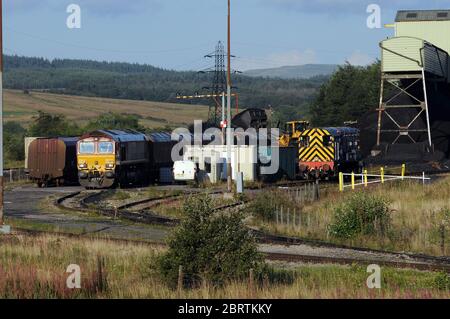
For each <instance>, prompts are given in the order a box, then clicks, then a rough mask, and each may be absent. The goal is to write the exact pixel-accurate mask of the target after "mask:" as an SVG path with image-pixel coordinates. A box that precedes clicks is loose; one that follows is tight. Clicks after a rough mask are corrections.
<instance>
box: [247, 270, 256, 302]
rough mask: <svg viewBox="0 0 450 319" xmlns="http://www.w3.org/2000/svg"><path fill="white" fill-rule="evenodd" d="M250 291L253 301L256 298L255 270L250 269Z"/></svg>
mask: <svg viewBox="0 0 450 319" xmlns="http://www.w3.org/2000/svg"><path fill="white" fill-rule="evenodd" d="M248 289H249V292H250V298H251V299H253V298H255V277H254V272H253V268H252V269H250V273H249V276H248Z"/></svg>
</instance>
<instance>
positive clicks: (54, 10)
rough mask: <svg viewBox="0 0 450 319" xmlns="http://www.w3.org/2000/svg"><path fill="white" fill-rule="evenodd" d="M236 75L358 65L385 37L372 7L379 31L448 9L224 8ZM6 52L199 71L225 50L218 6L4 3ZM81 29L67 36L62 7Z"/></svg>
mask: <svg viewBox="0 0 450 319" xmlns="http://www.w3.org/2000/svg"><path fill="white" fill-rule="evenodd" d="M231 2H232V4H231V5H232V43H231V53H232V54H233V55H234V56H235V58H234V59H233V61H232V67H233V69H234V70H239V71H245V70H249V69H260V68H272V67H279V66H286V65H302V64H309V63H320V64H342V63H345V62H346V61H348V62H349V63H351V64H354V65H366V64H368V63H371V62H372V61H374V60H375V59H377V58H378V57H379V55H380V52H379V47H378V43H379V42H380V41H381V40H383V39H385V38H386V37H388V36H392V35H393V29H388V28H384V27H382V28H379V29H378V28H375V29H370V28H368V27H367V18H368V17H369V15H370V14H371V13H368V12H367V7H368V5H370V4H377V5H379V7H380V9H381V23H382V25H384V24H388V23H393V22H394V19H395V14H396V11H397V10H402V9H450V0H428V1H424V0H231ZM3 3H4V9H3V27H4V41H5V44H4V47H5V48H4V49H5V53H6V54H18V55H24V56H39V57H45V58H49V59H53V58H76V59H92V60H100V61H121V62H132V63H146V64H151V65H154V66H158V67H162V68H166V69H174V70H197V71H198V70H203V69H207V68H209V67H211V66H212V65H213V62H214V61H212V60H211V59H208V58H205V57H204V56H205V55H207V54H209V53H211V52H212V51H213V50H214V48H215V45H216V43H217V42H218V41H219V40H221V41H223V42H226V35H227V34H226V31H227V1H226V0H3ZM71 4H75V5H78V6H79V8H80V9H81V11H80V21H81V25H80V28H68V26H67V19H68V17H69V16H70V15H71V12H69V13H68V12H67V8H68V6H69V5H71Z"/></svg>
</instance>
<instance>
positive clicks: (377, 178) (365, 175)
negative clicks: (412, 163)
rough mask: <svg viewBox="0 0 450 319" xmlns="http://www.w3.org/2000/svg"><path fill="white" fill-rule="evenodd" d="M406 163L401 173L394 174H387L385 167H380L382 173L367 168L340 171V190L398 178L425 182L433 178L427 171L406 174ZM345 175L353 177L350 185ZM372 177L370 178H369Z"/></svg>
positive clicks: (383, 182)
mask: <svg viewBox="0 0 450 319" xmlns="http://www.w3.org/2000/svg"><path fill="white" fill-rule="evenodd" d="M405 173H406V165H405V164H403V165H402V172H401V174H400V175H392V174H386V172H385V168H384V167H380V175H375V174H370V173H369V172H368V170H367V169H364V170H363V171H362V172H361V174H355V173H354V172H352V173H342V172H340V173H339V191H340V192H343V191H344V190H345V188H350V187H351V188H352V190H355V189H356V187H357V186H364V187H368V186H369V185H372V184H378V183H381V184H385V183H386V182H390V181H396V180H397V181H398V180H402V181H403V180H420V181H422V182H423V184H425V182H426V181H430V180H431V178H429V177H426V176H425V173H423V174H422V176H406V174H405ZM345 176H349V177H350V179H351V183H349V184H348V185H345V182H344V178H345ZM356 178H358V179H359V178H360V179H361V180H358V183H356ZM369 178H370V180H369Z"/></svg>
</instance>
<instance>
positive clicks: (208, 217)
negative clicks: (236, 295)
mask: <svg viewBox="0 0 450 319" xmlns="http://www.w3.org/2000/svg"><path fill="white" fill-rule="evenodd" d="M213 207H214V206H213V201H212V199H211V197H210V196H208V195H204V196H200V197H189V198H187V199H186V201H185V203H184V206H183V213H184V215H185V219H184V220H183V222H182V223H181V225H180V226H179V227H178V228H177V229H176V230H175V232H174V234H173V235H172V236H171V238H170V239H169V242H168V245H169V250H168V252H167V253H166V254H164V255H163V256H161V257H160V258H159V259H158V262H157V268H158V270H159V273H160V274H161V276H162V278H163V280H164V281H165V282H166V283H167V284H168V285H169V286H171V287H174V286H175V285H176V283H177V279H178V269H179V266H183V271H184V274H185V276H184V278H185V281H184V283H185V284H186V285H193V284H195V283H197V282H199V281H200V280H207V281H208V282H210V283H212V284H213V285H221V284H223V283H225V282H226V281H227V280H233V279H236V280H238V279H242V278H245V277H246V276H248V274H249V270H250V269H252V268H253V269H255V271H258V269H260V268H261V267H262V257H261V255H260V254H259V253H258V251H257V246H256V242H255V240H254V238H253V237H252V236H251V234H250V232H249V231H248V229H247V228H246V227H245V225H244V224H243V221H242V220H243V215H242V214H241V213H240V212H229V213H215V212H213Z"/></svg>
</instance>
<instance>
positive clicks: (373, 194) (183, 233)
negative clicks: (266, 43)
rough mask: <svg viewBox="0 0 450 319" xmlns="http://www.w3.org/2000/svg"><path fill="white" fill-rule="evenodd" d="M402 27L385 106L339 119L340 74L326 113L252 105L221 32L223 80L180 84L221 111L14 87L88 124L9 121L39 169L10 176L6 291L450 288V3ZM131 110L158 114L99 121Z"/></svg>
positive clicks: (303, 294)
mask: <svg viewBox="0 0 450 319" xmlns="http://www.w3.org/2000/svg"><path fill="white" fill-rule="evenodd" d="M228 6H229V18H230V1H228ZM425 22H426V24H424V23H425ZM229 23H230V19H229ZM425 26H426V27H425ZM393 27H395V36H394V37H392V38H388V39H387V40H384V41H382V42H381V43H380V48H381V58H382V59H381V61H380V62H376V63H375V64H374V65H375V66H376V67H379V71H380V72H379V73H380V74H379V75H380V79H379V80H381V87H380V91H379V92H376V94H375V95H377V94H378V93H379V96H377V98H378V97H379V105H371V107H372V106H373V107H372V109H371V110H372V111H371V112H369V113H365V114H364V115H362V118H360V119H358V121H353V120H355V119H352V121H349V120H351V119H346V120H348V121H345V122H344V121H342V123H341V124H336V123H337V120H336V121H335V120H334V119H333V121H328V122H327V121H326V119H323V121H321V120H322V119H321V120H319V121H317V119H316V122H317V123H315V122H314V121H313V120H312V119H313V118H312V116H313V113H314V110H313V108H314V107H317V105H318V104H317V103H318V102H317V101H320V98H323V96H325V95H326V90H327V86H328V85H329V84H330V83H331V82H332V81H335V80H336V78H337V79H338V80H339V78H340V75H339V76H332V77H331V80H330V81H329V82H326V83H325V84H323V87H322V89H321V91H320V93H317V95H318V96H319V97H318V98H317V101H316V102H317V103H315V104H314V103H312V104H311V105H310V106H308V107H309V108H311V110H309V111H308V112H309V113H308V115H307V116H306V117H308V116H311V120H312V121H311V123H310V121H309V119H308V120H306V119H301V118H292V117H293V116H294V115H292V114H297V115H298V114H300V113H295V112H293V113H292V114H290V113H289V112H288V111H286V112H287V114H284V115H285V116H288V117H289V119H287V121H286V122H285V123H282V121H281V120H279V119H278V118H275V119H274V118H273V117H274V112H273V109H272V106H270V105H269V106H268V108H269V109H270V110H269V109H267V108H266V107H265V106H264V105H261V106H260V107H261V108H254V107H249V108H245V107H244V108H242V107H241V109H239V108H240V106H239V94H240V93H239V94H238V93H236V92H234V91H236V88H234V87H233V86H232V83H231V66H230V63H231V62H230V59H231V53H230V52H227V55H228V58H229V60H228V74H227V75H226V73H225V62H224V61H225V54H226V53H225V48H224V47H223V45H222V44H221V42H219V44H218V46H217V48H216V53H215V54H212V55H209V56H207V57H215V59H216V68H215V71H214V74H215V79H214V81H215V82H217V81H219V80H220V79H222V80H223V83H221V84H222V85H223V87H219V86H218V85H217V83H215V84H214V85H213V86H212V87H214V88H215V89H214V90H215V91H213V92H209V93H208V94H205V95H203V94H198V93H196V94H195V95H192V96H191V95H183V94H180V93H177V94H176V98H175V94H173V92H172V93H171V97H170V99H171V100H174V99H176V100H183V99H185V100H191V101H192V100H197V99H204V98H205V97H206V98H207V99H208V102H211V99H213V101H214V106H211V107H210V109H209V115H208V116H209V118H208V120H206V121H205V116H206V109H205V107H203V106H198V105H190V107H187V106H186V110H185V111H183V112H180V114H178V115H177V116H175V117H174V118H173V119H171V116H172V112H175V113H177V112H176V110H175V104H170V103H157V104H152V103H148V102H136V101H129V100H124V103H122V102H121V100H114V101H113V100H108V99H99V98H96V99H94V100H91V101H93V102H92V103H94V104H95V102H97V103H98V105H97V106H96V107H91V106H90V103H91V102H90V101H88V100H86V98H85V97H72V98H69V99H68V98H67V97H63V96H61V97H59V98H57V97H55V96H57V94H54V95H51V94H50V95H47V93H39V92H32V91H28V90H24V92H23V95H24V96H22V95H21V94H22V93H20V92H19V91H7V96H8V98H10V99H11V98H14V99H13V100H14V101H28V103H31V102H30V101H36V98H38V99H46V100H50V102H51V103H50V104H51V105H57V104H64V105H66V106H68V108H69V109H70V112H69V113H68V114H67V115H68V119H69V121H72V120H75V119H76V118H78V119H79V120H80V121H81V120H82V122H81V123H83V125H85V126H77V125H78V124H73V123H69V122H68V121H66V119H65V118H64V116H59V115H56V116H53V115H51V114H46V113H44V112H39V113H38V116H36V117H34V118H33V120H34V122H33V124H31V128H27V129H25V128H23V127H21V126H20V125H19V124H18V123H15V124H13V125H10V128H11V130H12V131H15V132H16V133H17V132H20V134H22V135H20V134H19V133H17V136H14V140H13V142H14V141H20V143H22V142H23V144H20V146H21V149H20V152H22V151H23V155H24V156H23V158H22V157H21V160H20V161H19V163H20V164H19V165H21V163H22V159H23V164H24V167H23V166H21V167H20V168H18V169H14V168H11V169H9V171H8V174H9V176H8V177H6V176H5V179H4V180H5V185H4V186H5V187H4V190H5V191H4V192H2V194H3V199H2V200H3V201H2V202H3V204H4V211H3V210H1V209H0V298H176V299H188V298H203V299H209V298H248V299H258V298H273V299H282V298H444V299H450V133H449V130H448V127H450V111H449V110H448V109H446V108H445V107H446V106H448V105H450V47H449V42H448V39H447V38H445V39H443V38H442V37H440V36H437V35H436V34H437V33H440V30H441V29H446V30H448V32H450V10H446V11H445V12H437V11H431V10H430V11H422V10H418V11H411V12H409V11H399V12H398V13H397V18H396V21H395V24H394V25H393ZM448 32H447V34H448ZM229 37H230V30H229ZM229 42H230V41H229ZM219 53H220V55H219ZM411 61H412V62H414V63H412V62H411ZM443 61H445V62H443ZM74 63H75V62H74ZM88 64H89V63H88ZM217 64H220V65H219V66H218V65H217ZM124 67H125V66H124ZM135 67H136V68H137V67H138V66H137V65H136V66H135ZM351 68H352V66H351V65H350V64H348V65H347V66H346V67H340V68H339V69H338V71H336V72H346V70H348V69H351ZM361 70H362V69H361ZM365 71H367V72H369V71H368V70H365ZM174 72H175V71H174ZM211 72H213V71H211ZM204 73H205V72H204ZM377 74H378V73H377ZM127 78H128V77H127ZM225 80H226V82H227V83H225ZM352 80H354V79H352ZM167 81H168V80H167ZM167 81H166V82H167ZM255 81H256V82H257V81H258V80H255ZM338 82H339V81H338ZM344 82H345V81H344ZM243 83H244V82H243ZM280 83H284V82H280ZM286 83H287V82H286ZM219 84H220V83H219ZM111 85H112V84H111ZM225 85H226V86H225ZM112 86H113V85H112ZM127 86H128V84H127ZM344 86H345V85H344ZM390 86H391V87H390ZM392 86H393V87H394V88H395V89H396V90H398V91H399V92H394V88H393V87H392ZM94 87H95V85H92V88H94ZM330 87H331V85H330ZM205 88H207V87H205ZM210 89H211V88H208V90H210ZM226 89H227V91H228V94H227V95H226V94H225V91H226ZM86 90H87V89H86ZM280 90H281V89H280ZM232 91H233V92H232ZM68 92H70V91H68ZM360 93H361V92H359V93H358V95H361V94H362V93H361V94H360ZM117 94H118V95H117V96H122V97H123V96H126V95H120V94H119V90H117ZM371 94H373V92H371ZM341 95H345V94H341ZM220 98H222V103H220V101H219V99H220ZM372 98H373V97H372ZM141 99H144V97H143V96H141ZM170 99H168V101H169V100H170ZM330 99H331V100H333V98H330ZM70 101H78V103H81V104H80V106H78V107H72V104H71V103H72V102H70ZM191 101H189V102H191ZM244 101H245V100H244ZM226 102H227V103H226ZM322 102H323V101H322ZM17 103H19V102H17ZM308 103H309V102H308ZM32 104H33V107H34V108H37V109H39V108H40V106H39V105H38V104H39V103H38V102H33V103H32ZM233 104H235V106H236V111H234V110H233V111H232V110H231V108H232V105H233ZM261 104H263V103H262V102H261ZM316 104H317V105H316ZM366 104H370V103H369V102H367V103H366ZM151 105H152V108H153V110H152V111H149V110H147V107H150V106H151ZM181 105H183V107H184V104H180V105H177V107H180V108H183V107H181ZM186 105H187V104H186ZM308 105H309V104H308ZM324 105H326V104H324ZM340 107H341V106H340V105H336V106H335V109H336V110H337V109H338V108H340ZM34 108H33V110H34ZM125 108H130V109H131V111H133V109H134V110H136V112H137V111H139V112H141V113H142V112H144V115H145V116H146V117H145V118H143V117H142V116H140V115H139V116H138V115H136V114H134V115H133V114H131V113H120V114H119V113H117V114H114V113H108V114H107V116H106V117H102V116H103V115H100V116H99V118H97V119H92V118H91V117H92V114H97V113H102V112H103V111H104V110H108V111H111V110H112V111H114V110H116V109H117V110H119V111H120V112H124V110H125ZM19 109H20V110H23V109H26V108H19ZM51 110H52V111H53V110H58V108H57V107H56V106H54V109H53V108H52V109H51ZM174 110H175V111H174ZM82 111H83V112H85V114H83V117H82V118H81V117H79V116H80V114H79V113H81V112H82ZM127 111H130V110H127ZM316 111H317V110H316ZM160 113H161V114H160ZM197 113H198V114H197ZM316 113H317V112H316ZM350 113H351V114H353V113H354V114H358V113H359V112H350ZM361 113H362V112H361ZM305 114H306V113H305ZM318 114H319V113H318ZM29 115H30V114H28V113H26V114H23V115H22V117H23V118H24V119H26V122H27V123H28V121H31V120H30V117H29ZM197 115H198V117H200V118H201V119H202V120H201V121H195V122H194V125H193V126H191V125H190V124H188V123H187V122H188V121H190V120H194V117H195V116H197ZM232 115H233V116H232ZM297 115H295V116H297ZM315 115H317V114H315ZM322 115H323V114H322ZM341 115H342V114H341ZM347 115H348V114H347ZM347 115H346V116H347ZM336 116H338V115H336ZM355 116H356V115H355ZM358 116H360V115H358ZM159 117H161V118H159ZM323 117H324V118H325V116H323ZM327 117H330V116H329V114H327ZM88 118H89V121H88ZM339 118H340V119H343V116H340V117H339ZM140 119H141V122H139V121H140ZM170 120H173V123H171V124H173V125H177V126H181V127H179V128H177V129H174V127H172V126H170V125H168V124H169V121H170ZM328 120H329V119H328ZM53 121H55V123H58V124H59V126H61V127H62V129H61V130H60V131H53V127H51V126H52V125H51V124H49V122H50V123H51V122H53ZM276 121H278V123H277V122H276ZM339 121H340V120H339ZM84 122H86V123H84ZM155 122H157V123H160V122H161V123H165V124H167V125H165V127H164V128H158V129H154V126H153V125H154V124H155ZM318 123H319V124H318ZM322 123H333V124H334V125H333V124H332V125H325V124H323V125H322ZM28 124H29V123H28ZM28 124H27V125H28ZM72 124H73V127H72V128H71V129H72V131H70V132H75V133H74V134H66V135H69V136H66V135H64V133H55V132H69V131H68V130H66V129H68V128H70V127H69V126H71V125H72ZM150 124H151V127H150V126H148V125H150ZM42 132H44V133H43V134H41V133H42ZM181 132H182V133H181ZM8 138H11V136H8ZM9 142H11V141H9ZM15 144H18V143H9V144H8V147H9V148H8V152H10V153H12V150H15V148H14V147H16V146H17V145H15ZM11 145H12V146H11ZM22 145H23V146H22ZM16 148H17V147H16ZM8 155H10V154H8ZM19 155H22V153H20V154H19ZM18 157H19V156H18ZM15 171H18V174H16V175H18V178H17V180H15V179H14V172H15ZM5 172H6V170H4V174H5ZM21 172H25V173H24V174H21ZM1 183H3V177H1ZM68 265H70V266H69V268H70V267H71V266H74V265H75V266H76V267H75V269H81V270H82V272H83V277H82V278H83V285H82V287H81V285H80V284H78V286H79V287H76V289H74V288H71V287H70V283H69V281H66V279H67V273H68V272H70V271H69V270H67V273H66V272H65V270H66V269H68V268H67V266H68ZM81 270H80V271H81ZM75 272H76V271H75ZM75 283H76V280H75ZM375 288H376V289H375Z"/></svg>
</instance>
